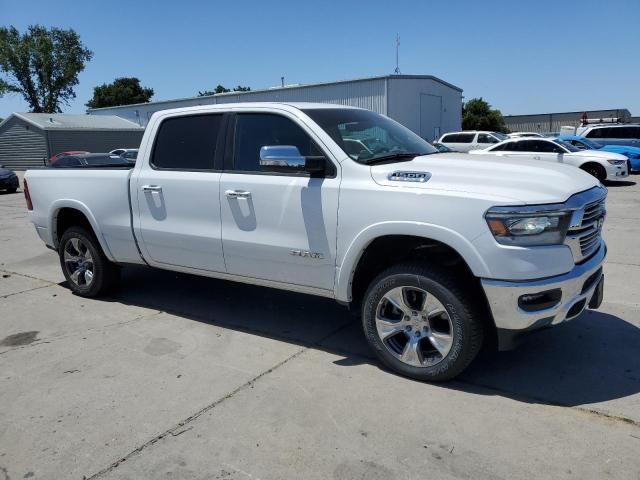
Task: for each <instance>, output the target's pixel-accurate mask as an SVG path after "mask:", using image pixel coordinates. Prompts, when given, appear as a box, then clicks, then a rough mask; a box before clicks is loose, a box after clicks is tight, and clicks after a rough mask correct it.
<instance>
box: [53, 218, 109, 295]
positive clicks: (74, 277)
mask: <svg viewBox="0 0 640 480" xmlns="http://www.w3.org/2000/svg"><path fill="white" fill-rule="evenodd" d="M58 255H59V257H60V266H61V267H62V272H63V273H64V276H65V278H66V279H67V283H68V285H69V288H70V289H71V290H72V291H73V292H74V293H76V294H78V295H80V296H82V297H97V296H99V295H101V294H103V293H105V292H107V291H108V290H109V289H110V288H111V287H113V285H114V284H115V283H116V281H117V279H118V267H117V266H116V265H115V264H113V263H111V262H110V261H109V260H108V259H107V257H105V255H104V253H103V252H102V249H101V248H100V244H99V243H98V241H97V239H96V238H95V236H94V235H93V234H92V233H90V232H88V231H87V230H86V229H84V228H82V227H71V228H69V229H68V230H66V231H65V232H64V234H63V235H62V238H61V239H60V245H59V247H58Z"/></svg>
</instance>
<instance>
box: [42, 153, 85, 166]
mask: <svg viewBox="0 0 640 480" xmlns="http://www.w3.org/2000/svg"><path fill="white" fill-rule="evenodd" d="M83 153H89V152H85V151H84V150H71V151H69V152H60V153H56V154H55V155H53V156H52V157H51V158H50V159H49V165H53V164H54V163H56V161H57V160H58V159H59V158H62V157H66V156H67V155H80V154H83Z"/></svg>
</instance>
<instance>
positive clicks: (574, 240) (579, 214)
mask: <svg viewBox="0 0 640 480" xmlns="http://www.w3.org/2000/svg"><path fill="white" fill-rule="evenodd" d="M605 214H606V210H605V201H604V197H603V198H601V199H599V200H597V201H595V202H589V203H587V204H585V206H584V207H582V208H580V209H578V210H576V211H575V212H574V213H573V215H572V217H571V226H570V227H569V231H568V233H567V239H566V241H565V243H566V244H567V245H568V246H569V248H571V252H572V253H573V259H574V260H575V262H576V263H580V262H582V261H583V260H585V259H586V258H588V257H590V256H591V255H592V254H593V253H595V252H596V251H597V250H598V248H599V247H600V240H601V238H602V237H601V234H602V232H601V228H602V225H601V224H599V221H600V219H601V218H603V217H604V216H605Z"/></svg>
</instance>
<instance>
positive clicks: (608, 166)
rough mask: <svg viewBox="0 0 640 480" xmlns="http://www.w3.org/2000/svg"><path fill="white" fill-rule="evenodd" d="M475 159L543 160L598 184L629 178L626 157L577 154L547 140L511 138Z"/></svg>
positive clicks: (590, 152) (568, 146) (479, 152)
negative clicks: (577, 170) (581, 172)
mask: <svg viewBox="0 0 640 480" xmlns="http://www.w3.org/2000/svg"><path fill="white" fill-rule="evenodd" d="M470 153H472V154H474V155H498V156H501V157H508V158H513V159H523V160H524V159H526V160H530V159H533V160H543V161H546V162H554V163H564V164H567V165H573V166H575V167H578V168H581V169H582V170H584V171H585V172H587V173H589V174H591V175H593V176H594V177H596V178H597V179H598V180H600V181H601V182H602V181H605V180H609V181H615V180H624V179H626V178H627V177H628V176H629V171H628V162H627V157H625V156H624V155H621V154H619V153H613V152H604V151H602V150H580V149H579V148H577V147H575V146H573V145H571V144H570V143H567V142H563V141H562V140H557V139H550V138H530V137H523V138H512V139H509V140H506V141H504V142H501V143H499V144H497V145H494V146H492V147H489V148H486V149H484V150H474V151H472V152H470Z"/></svg>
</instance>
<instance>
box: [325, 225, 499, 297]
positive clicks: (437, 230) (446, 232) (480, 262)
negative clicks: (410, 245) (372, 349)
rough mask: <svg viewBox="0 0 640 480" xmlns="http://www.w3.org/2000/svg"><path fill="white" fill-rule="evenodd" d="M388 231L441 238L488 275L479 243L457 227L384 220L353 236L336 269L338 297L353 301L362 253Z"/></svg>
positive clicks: (480, 273) (478, 274)
mask: <svg viewBox="0 0 640 480" xmlns="http://www.w3.org/2000/svg"><path fill="white" fill-rule="evenodd" d="M388 235H410V236H415V237H422V238H424V239H428V240H435V241H438V242H441V243H443V244H445V245H447V246H448V247H450V248H452V249H453V250H455V251H456V252H457V253H458V254H459V255H460V256H461V257H462V259H463V260H464V261H465V262H466V263H467V265H468V266H469V268H470V269H471V272H473V274H474V275H475V276H476V277H483V276H488V273H489V267H488V265H487V264H486V263H485V261H484V259H483V258H482V255H480V252H479V251H478V250H477V249H476V247H475V246H474V245H473V244H472V243H471V242H470V241H469V240H468V239H466V238H465V237H463V236H462V235H460V234H459V233H458V232H456V231H455V230H451V229H448V228H445V227H442V226H439V225H433V224H428V223H421V222H395V221H391V222H381V223H376V224H373V225H370V226H368V227H367V228H365V229H364V230H362V231H361V232H360V233H358V235H356V237H355V238H354V239H353V241H352V242H351V244H350V245H349V246H348V248H347V250H346V252H345V254H344V257H343V259H342V262H341V264H340V266H339V267H338V268H337V271H336V286H335V297H336V299H337V300H338V301H341V302H350V301H351V286H352V283H353V277H354V275H355V269H356V266H357V265H358V262H359V261H360V257H361V256H362V254H363V253H364V251H365V250H366V249H367V247H368V246H369V244H370V243H371V242H373V241H374V240H375V239H376V238H380V237H384V236H388Z"/></svg>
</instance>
